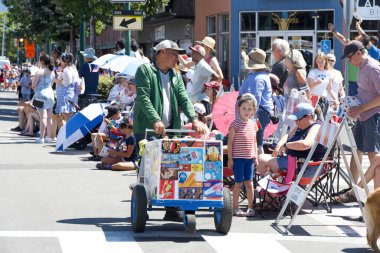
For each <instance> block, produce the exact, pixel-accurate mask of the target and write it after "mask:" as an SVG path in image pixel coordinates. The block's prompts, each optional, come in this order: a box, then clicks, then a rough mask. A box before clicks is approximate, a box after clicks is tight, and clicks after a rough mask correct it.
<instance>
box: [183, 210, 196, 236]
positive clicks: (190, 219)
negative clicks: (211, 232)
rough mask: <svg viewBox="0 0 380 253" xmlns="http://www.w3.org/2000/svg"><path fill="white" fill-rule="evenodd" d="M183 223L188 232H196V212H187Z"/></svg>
mask: <svg viewBox="0 0 380 253" xmlns="http://www.w3.org/2000/svg"><path fill="white" fill-rule="evenodd" d="M183 223H184V225H185V228H186V232H188V233H195V231H196V228H195V227H196V222H195V214H189V213H187V214H185V215H184V216H183Z"/></svg>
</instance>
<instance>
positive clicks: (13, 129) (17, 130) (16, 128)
mask: <svg viewBox="0 0 380 253" xmlns="http://www.w3.org/2000/svg"><path fill="white" fill-rule="evenodd" d="M11 131H14V132H20V131H22V129H21V128H20V127H19V126H17V127H14V128H11Z"/></svg>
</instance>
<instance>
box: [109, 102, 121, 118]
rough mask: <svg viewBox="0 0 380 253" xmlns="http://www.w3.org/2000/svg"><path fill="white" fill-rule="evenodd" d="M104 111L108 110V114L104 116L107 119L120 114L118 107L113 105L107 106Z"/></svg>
mask: <svg viewBox="0 0 380 253" xmlns="http://www.w3.org/2000/svg"><path fill="white" fill-rule="evenodd" d="M106 109H107V110H108V113H107V116H106V118H108V119H109V118H111V117H112V116H114V115H116V114H118V113H119V112H120V107H119V106H118V105H115V104H114V105H110V106H107V107H106Z"/></svg>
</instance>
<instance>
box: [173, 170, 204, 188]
mask: <svg viewBox="0 0 380 253" xmlns="http://www.w3.org/2000/svg"><path fill="white" fill-rule="evenodd" d="M178 186H179V187H202V186H203V173H200V172H183V171H181V172H179V173H178Z"/></svg>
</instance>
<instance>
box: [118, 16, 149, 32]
mask: <svg viewBox="0 0 380 253" xmlns="http://www.w3.org/2000/svg"><path fill="white" fill-rule="evenodd" d="M113 29H114V30H115V31H131V30H133V31H141V30H142V29H143V16H133V15H115V16H113Z"/></svg>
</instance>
